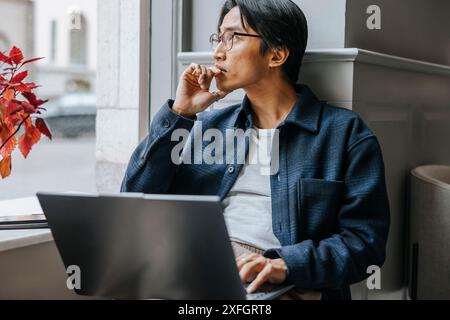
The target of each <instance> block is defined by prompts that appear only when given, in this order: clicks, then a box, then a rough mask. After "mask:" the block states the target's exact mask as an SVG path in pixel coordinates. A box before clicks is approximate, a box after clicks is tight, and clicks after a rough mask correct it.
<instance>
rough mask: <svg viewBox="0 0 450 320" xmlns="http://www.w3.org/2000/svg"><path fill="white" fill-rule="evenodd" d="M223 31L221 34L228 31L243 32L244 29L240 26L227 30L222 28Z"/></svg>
mask: <svg viewBox="0 0 450 320" xmlns="http://www.w3.org/2000/svg"><path fill="white" fill-rule="evenodd" d="M221 29H222V30H221V32H222V33H223V32H226V31H241V32H242V31H243V30H242V27H240V26H231V27H225V28H221Z"/></svg>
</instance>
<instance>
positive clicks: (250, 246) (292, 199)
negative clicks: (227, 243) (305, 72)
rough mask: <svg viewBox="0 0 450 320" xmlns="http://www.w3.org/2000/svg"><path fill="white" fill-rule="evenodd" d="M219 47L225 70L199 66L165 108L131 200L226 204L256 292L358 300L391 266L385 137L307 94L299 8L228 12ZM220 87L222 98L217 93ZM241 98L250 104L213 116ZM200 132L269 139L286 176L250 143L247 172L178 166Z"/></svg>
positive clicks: (129, 186) (235, 7)
mask: <svg viewBox="0 0 450 320" xmlns="http://www.w3.org/2000/svg"><path fill="white" fill-rule="evenodd" d="M210 41H211V43H212V44H213V47H214V49H215V51H214V55H213V57H214V60H215V61H216V65H215V67H213V68H206V67H204V66H201V65H196V64H192V65H191V66H190V67H189V68H188V69H187V70H186V71H185V72H184V74H183V76H182V77H181V79H180V83H179V86H178V89H177V93H176V98H175V101H173V100H169V101H168V102H167V103H166V104H164V106H163V107H162V108H161V110H160V111H159V113H158V114H157V115H156V116H155V118H154V120H153V123H152V125H151V128H150V134H149V135H148V136H147V138H146V139H145V140H144V141H143V142H142V143H141V144H140V145H139V147H138V148H137V150H136V151H135V152H134V154H133V156H132V158H131V161H130V164H129V167H128V170H127V172H126V175H125V178H124V181H123V184H122V191H123V192H144V193H171V194H196V195H219V196H220V197H221V199H222V200H223V204H224V207H225V211H224V216H225V220H226V223H227V227H228V229H229V233H230V237H231V240H232V241H233V245H234V248H235V250H237V249H247V251H246V252H253V253H246V254H243V255H240V256H239V257H238V259H237V266H238V268H239V270H240V276H241V279H242V281H243V282H251V285H250V286H249V288H248V291H250V292H253V291H255V290H257V289H258V288H259V287H260V286H261V285H262V284H263V283H265V282H270V283H293V284H295V286H296V288H298V289H299V290H306V291H308V290H309V291H314V292H320V293H321V297H322V299H350V298H351V296H350V290H349V285H351V284H353V283H356V282H359V281H362V280H363V279H365V278H367V277H368V274H367V268H368V267H369V266H372V265H375V266H379V267H381V266H382V264H383V263H384V260H385V247H386V241H387V235H388V229H389V204H388V199H387V193H386V186H385V177H384V165H383V158H382V154H381V151H380V147H379V144H378V141H377V139H376V137H375V136H374V134H373V133H372V132H371V130H370V129H369V128H368V127H367V126H366V125H365V124H364V122H363V121H362V120H361V118H360V117H359V116H358V115H357V114H355V113H354V112H352V111H349V110H345V109H341V108H337V107H333V106H329V105H327V104H326V103H324V102H320V101H319V100H318V99H317V98H316V97H315V96H314V94H313V93H312V92H311V91H310V89H309V88H308V87H307V86H304V85H296V83H297V81H298V76H299V71H300V66H301V61H302V58H303V55H304V52H305V48H306V44H307V24H306V19H305V17H304V15H303V13H302V11H301V10H300V8H298V6H297V5H296V4H294V3H293V2H292V1H289V0H259V1H257V0H228V1H226V2H225V4H224V6H223V8H222V12H221V16H220V20H219V28H218V34H214V35H212V36H211V39H210ZM213 78H215V79H216V83H217V88H218V89H219V91H216V92H210V90H209V89H210V84H211V81H212V79H213ZM238 88H243V89H244V91H245V93H246V97H245V99H244V101H243V102H242V104H240V105H235V106H231V107H228V108H224V109H220V110H214V111H211V112H206V111H205V110H206V108H208V106H210V105H211V104H212V103H214V102H215V101H217V100H219V99H222V98H224V97H225V96H226V95H227V94H228V93H230V92H232V91H234V90H236V89H238ZM199 127H200V131H201V133H205V132H207V130H210V129H216V130H218V131H219V132H221V133H223V135H224V136H225V135H226V133H225V132H226V131H227V130H230V129H233V130H246V132H247V131H248V130H253V131H252V132H253V133H252V134H251V135H249V136H248V137H249V139H250V140H251V141H254V143H255V144H256V146H259V144H260V143H261V140H260V139H259V138H260V136H265V135H269V136H270V139H272V140H270V141H273V143H272V144H270V143H269V144H270V145H271V147H272V149H270V152H269V157H270V159H269V160H271V165H272V164H273V163H274V162H276V166H275V168H276V170H271V172H270V174H269V175H268V174H262V170H260V169H261V168H262V167H263V166H262V164H261V163H259V164H258V163H250V161H249V158H251V157H252V152H251V151H249V149H251V148H249V147H248V143H244V145H245V146H244V150H245V155H246V159H245V160H246V161H244V162H245V163H244V164H242V163H238V162H239V161H237V158H239V157H238V156H237V155H234V157H231V159H232V160H235V161H234V162H233V163H230V161H225V162H224V163H211V162H210V161H202V162H200V163H198V162H196V163H194V164H191V162H190V161H184V162H183V161H181V163H178V162H177V161H174V157H173V150H174V149H176V148H177V143H178V142H177V141H174V140H173V135H174V133H175V132H176V131H177V130H182V129H184V130H188V132H191V133H192V132H194V131H196V130H197V131H198V128H199ZM196 128H197V129H196ZM275 131H276V134H275ZM254 132H256V134H254ZM192 135H194V134H192ZM277 136H278V139H276V137H277ZM190 138H191V139H194V140H195V138H193V137H192V136H191V137H190ZM277 141H279V143H278V144H277V143H276V142H277ZM227 143H228V142H225V144H227ZM232 144H234V142H232ZM238 144H239V143H238ZM240 145H241V147H243V146H242V144H240ZM184 147H185V150H183V152H182V154H181V158H184V159H185V160H186V159H188V160H191V156H192V154H193V153H194V154H195V153H196V151H195V150H194V151H192V150H191V148H192V144H190V143H186V144H185V145H184ZM194 149H195V148H194ZM225 149H226V150H228V148H217V149H216V152H217V150H221V151H219V153H220V152H222V153H226V150H225ZM186 150H187V151H186ZM202 150H203V149H202ZM238 151H239V146H238V148H237V150H236V152H238ZM213 156H217V154H214V155H213ZM194 157H195V155H194ZM225 157H226V158H227V160H230V157H229V155H225ZM203 160H205V159H203ZM207 162H208V163H207ZM266 163H267V162H266ZM205 258H207V257H205Z"/></svg>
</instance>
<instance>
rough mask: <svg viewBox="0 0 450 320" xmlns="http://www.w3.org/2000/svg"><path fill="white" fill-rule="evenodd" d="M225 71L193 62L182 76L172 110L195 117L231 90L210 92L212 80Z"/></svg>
mask: <svg viewBox="0 0 450 320" xmlns="http://www.w3.org/2000/svg"><path fill="white" fill-rule="evenodd" d="M222 72H223V71H221V70H219V69H218V68H216V67H211V68H206V67H205V66H201V65H199V64H195V63H193V64H191V65H190V66H189V68H187V69H186V70H185V71H184V73H183V75H182V76H181V79H180V82H179V84H178V88H177V93H176V98H175V103H174V105H173V107H172V110H173V111H174V112H176V113H178V114H179V115H182V116H185V117H189V118H193V117H195V115H196V114H197V113H199V112H202V111H204V110H205V109H206V108H208V107H209V106H210V105H211V104H213V103H214V102H216V101H217V100H220V99H223V98H225V96H226V95H227V94H228V93H229V92H225V91H218V92H215V93H211V92H209V87H210V86H211V81H212V79H213V78H214V77H216V76H218V75H220V74H221V73H222Z"/></svg>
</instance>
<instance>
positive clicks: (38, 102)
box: [23, 92, 48, 107]
mask: <svg viewBox="0 0 450 320" xmlns="http://www.w3.org/2000/svg"><path fill="white" fill-rule="evenodd" d="M23 96H24V97H25V98H27V100H28V101H29V102H30V103H31V104H32V105H33V106H35V107H39V106H41V105H43V104H44V103H47V102H48V100H38V99H37V98H36V95H35V94H34V93H31V92H25V93H24V94H23Z"/></svg>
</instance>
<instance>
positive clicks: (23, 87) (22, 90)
mask: <svg viewBox="0 0 450 320" xmlns="http://www.w3.org/2000/svg"><path fill="white" fill-rule="evenodd" d="M15 88H16V90H17V91H19V92H20V93H25V92H31V89H30V87H28V86H27V85H26V84H25V83H21V84H19V85H18V86H16V87H15Z"/></svg>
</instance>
